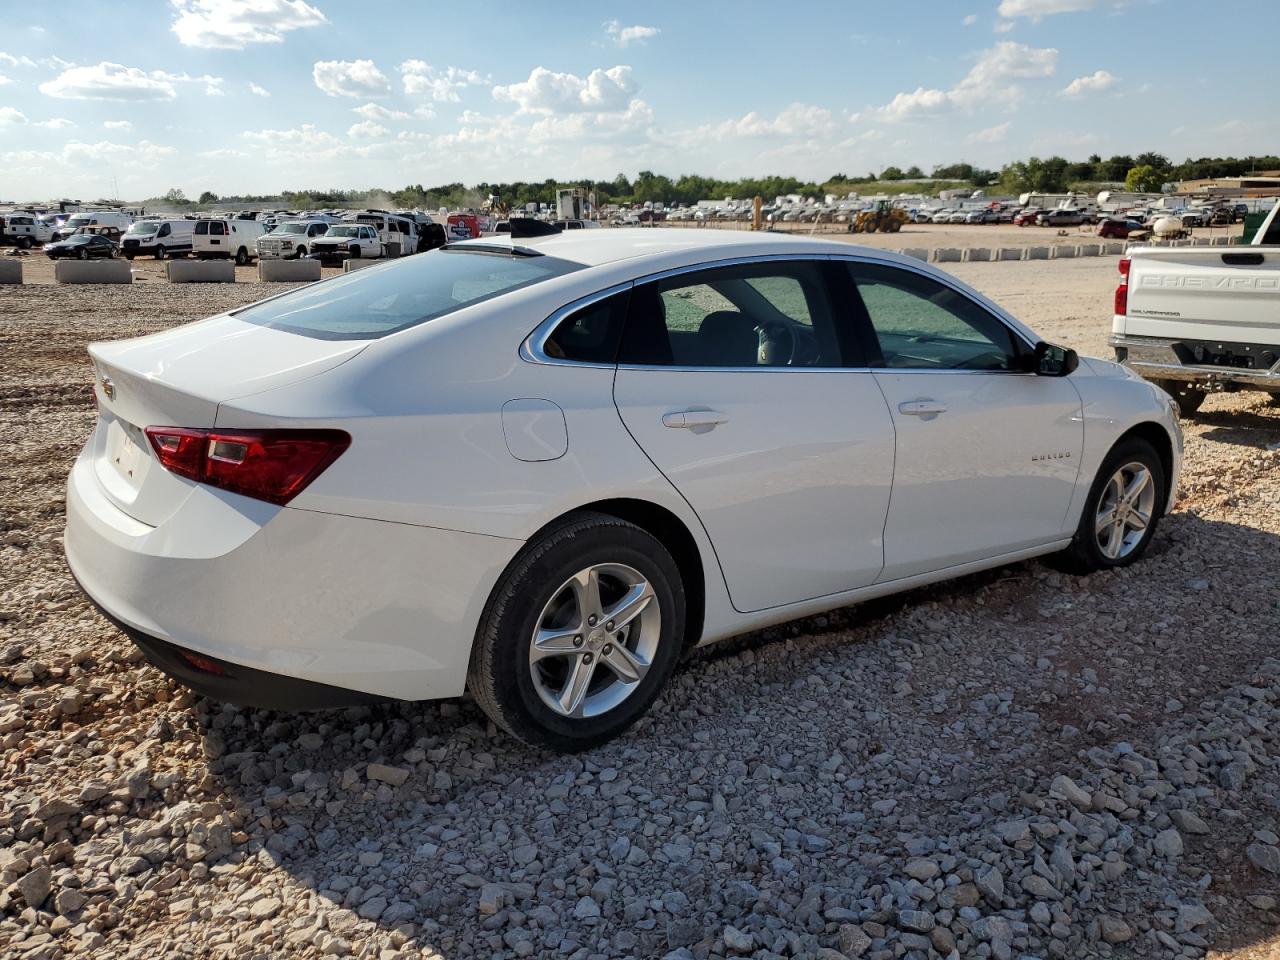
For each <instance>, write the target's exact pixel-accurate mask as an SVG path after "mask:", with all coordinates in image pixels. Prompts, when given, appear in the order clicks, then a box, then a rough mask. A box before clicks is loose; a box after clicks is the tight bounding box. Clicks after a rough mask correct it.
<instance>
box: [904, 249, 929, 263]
mask: <svg viewBox="0 0 1280 960" xmlns="http://www.w3.org/2000/svg"><path fill="white" fill-rule="evenodd" d="M898 252H899V253H900V254H902V255H903V256H904V257H914V258H915V259H917V260H923V261H924V262H925V263H928V262H929V248H928V247H907V249H905V250H899V251H898Z"/></svg>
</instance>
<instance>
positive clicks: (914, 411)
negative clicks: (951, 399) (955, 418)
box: [898, 400, 947, 420]
mask: <svg viewBox="0 0 1280 960" xmlns="http://www.w3.org/2000/svg"><path fill="white" fill-rule="evenodd" d="M898 412H899V413H901V414H904V415H906V416H908V417H922V418H923V419H925V420H932V419H933V418H934V417H936V416H937V415H938V414H940V413H946V412H947V405H946V404H945V403H939V402H938V401H937V400H907V401H905V402H904V403H900V404H898Z"/></svg>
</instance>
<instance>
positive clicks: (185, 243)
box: [120, 220, 196, 260]
mask: <svg viewBox="0 0 1280 960" xmlns="http://www.w3.org/2000/svg"><path fill="white" fill-rule="evenodd" d="M195 226H196V221H194V220H139V221H138V222H137V223H135V224H133V225H132V226H130V227H129V229H128V230H126V231H125V233H124V239H123V241H121V243H120V252H121V253H123V254H124V256H125V259H126V260H132V259H133V258H134V257H145V256H153V257H155V258H156V259H157V260H163V259H164V258H165V257H172V256H179V257H185V256H186V255H187V254H188V253H190V252H191V238H192V235H193V233H194V231H195Z"/></svg>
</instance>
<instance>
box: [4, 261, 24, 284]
mask: <svg viewBox="0 0 1280 960" xmlns="http://www.w3.org/2000/svg"><path fill="white" fill-rule="evenodd" d="M21 282H22V261H21V260H19V259H18V258H17V257H5V258H4V259H2V260H0V283H21Z"/></svg>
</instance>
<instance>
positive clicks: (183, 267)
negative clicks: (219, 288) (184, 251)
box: [164, 260, 236, 283]
mask: <svg viewBox="0 0 1280 960" xmlns="http://www.w3.org/2000/svg"><path fill="white" fill-rule="evenodd" d="M164 272H165V276H166V277H168V278H169V282H170V283H235V282H236V265H235V264H234V263H233V262H232V261H230V260H170V261H168V262H167V263H166V264H165V265H164Z"/></svg>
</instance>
